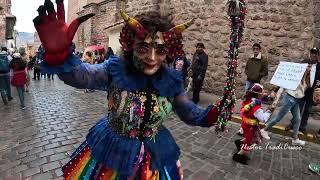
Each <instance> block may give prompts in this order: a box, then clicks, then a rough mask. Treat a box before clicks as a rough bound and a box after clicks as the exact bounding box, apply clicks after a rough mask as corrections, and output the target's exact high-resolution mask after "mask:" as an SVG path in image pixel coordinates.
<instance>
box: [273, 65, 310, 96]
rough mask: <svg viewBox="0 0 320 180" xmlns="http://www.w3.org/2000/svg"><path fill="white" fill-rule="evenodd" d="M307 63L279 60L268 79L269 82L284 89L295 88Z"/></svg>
mask: <svg viewBox="0 0 320 180" xmlns="http://www.w3.org/2000/svg"><path fill="white" fill-rule="evenodd" d="M307 66H308V64H301V63H293V62H283V61H282V62H280V64H279V65H278V67H277V70H276V72H274V75H273V77H272V79H271V81H270V83H271V84H274V85H277V86H280V87H282V88H285V89H291V90H296V89H297V87H298V85H299V83H300V81H301V79H302V77H303V74H304V72H305V71H306V69H307Z"/></svg>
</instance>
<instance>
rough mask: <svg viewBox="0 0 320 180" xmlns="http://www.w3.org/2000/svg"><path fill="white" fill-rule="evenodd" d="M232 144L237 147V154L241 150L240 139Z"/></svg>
mask: <svg viewBox="0 0 320 180" xmlns="http://www.w3.org/2000/svg"><path fill="white" fill-rule="evenodd" d="M234 144H235V145H236V146H237V150H238V152H239V151H240V149H241V144H242V141H241V139H237V140H235V141H234Z"/></svg>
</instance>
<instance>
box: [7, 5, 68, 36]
mask: <svg viewBox="0 0 320 180" xmlns="http://www.w3.org/2000/svg"><path fill="white" fill-rule="evenodd" d="M51 1H52V2H53V3H55V0H51ZM11 3H12V7H11V11H12V14H13V15H14V16H16V17H17V22H16V26H15V29H16V30H18V31H19V32H35V31H36V30H35V29H34V26H33V22H32V20H33V18H35V17H36V16H37V15H38V12H37V9H38V7H39V6H40V5H41V4H43V3H44V0H11ZM64 6H65V9H66V13H67V7H68V0H64Z"/></svg>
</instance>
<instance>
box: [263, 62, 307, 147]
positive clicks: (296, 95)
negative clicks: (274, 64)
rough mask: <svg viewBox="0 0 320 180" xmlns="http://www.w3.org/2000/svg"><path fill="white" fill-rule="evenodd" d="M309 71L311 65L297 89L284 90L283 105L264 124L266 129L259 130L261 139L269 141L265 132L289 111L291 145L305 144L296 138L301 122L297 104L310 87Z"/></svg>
mask: <svg viewBox="0 0 320 180" xmlns="http://www.w3.org/2000/svg"><path fill="white" fill-rule="evenodd" d="M294 64H296V63H292V67H294ZM278 68H279V67H278ZM277 70H278V69H277ZM310 71H311V65H308V66H307V69H306V70H305V71H304V74H303V77H302V79H301V81H300V83H299V84H298V86H297V88H296V89H295V90H290V89H286V94H285V96H284V98H283V104H282V106H281V108H280V111H279V113H278V114H277V115H276V116H275V117H274V118H273V119H271V121H269V122H268V123H267V124H266V127H265V128H264V129H262V130H261V135H262V137H264V138H265V139H270V137H269V135H268V133H267V131H268V130H270V129H271V128H272V126H274V125H275V124H277V123H278V122H279V121H281V120H282V118H283V117H284V116H285V115H286V114H287V113H288V112H289V110H290V111H291V113H292V116H293V140H292V144H293V145H304V144H305V141H302V140H300V139H299V138H298V133H299V126H300V121H301V117H300V107H299V102H300V101H301V100H303V97H304V95H305V91H306V89H307V88H308V87H310ZM298 73H299V72H298ZM276 74H277V71H276V72H275V75H276ZM284 78H286V77H284ZM288 81H289V80H288ZM271 82H275V80H274V81H273V80H271Z"/></svg>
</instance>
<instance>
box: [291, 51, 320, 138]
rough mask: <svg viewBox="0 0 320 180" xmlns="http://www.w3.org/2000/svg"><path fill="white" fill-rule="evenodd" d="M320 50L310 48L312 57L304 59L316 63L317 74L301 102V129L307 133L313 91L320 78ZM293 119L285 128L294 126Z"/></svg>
mask: <svg viewBox="0 0 320 180" xmlns="http://www.w3.org/2000/svg"><path fill="white" fill-rule="evenodd" d="M319 54H320V52H319V49H317V48H312V49H311V50H310V58H309V59H305V60H304V61H302V62H303V63H308V64H316V74H315V79H314V80H313V84H312V85H311V87H309V88H308V89H307V90H306V92H305V96H304V98H303V100H302V101H301V103H300V111H301V112H300V113H301V124H300V128H299V131H300V132H302V133H306V127H307V124H308V119H309V114H310V109H311V107H312V105H313V92H314V90H315V86H316V82H317V81H318V80H320V56H319ZM292 122H293V120H291V123H290V124H289V125H288V126H287V127H286V128H285V130H287V131H288V130H290V129H292V127H293V123H292Z"/></svg>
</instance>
